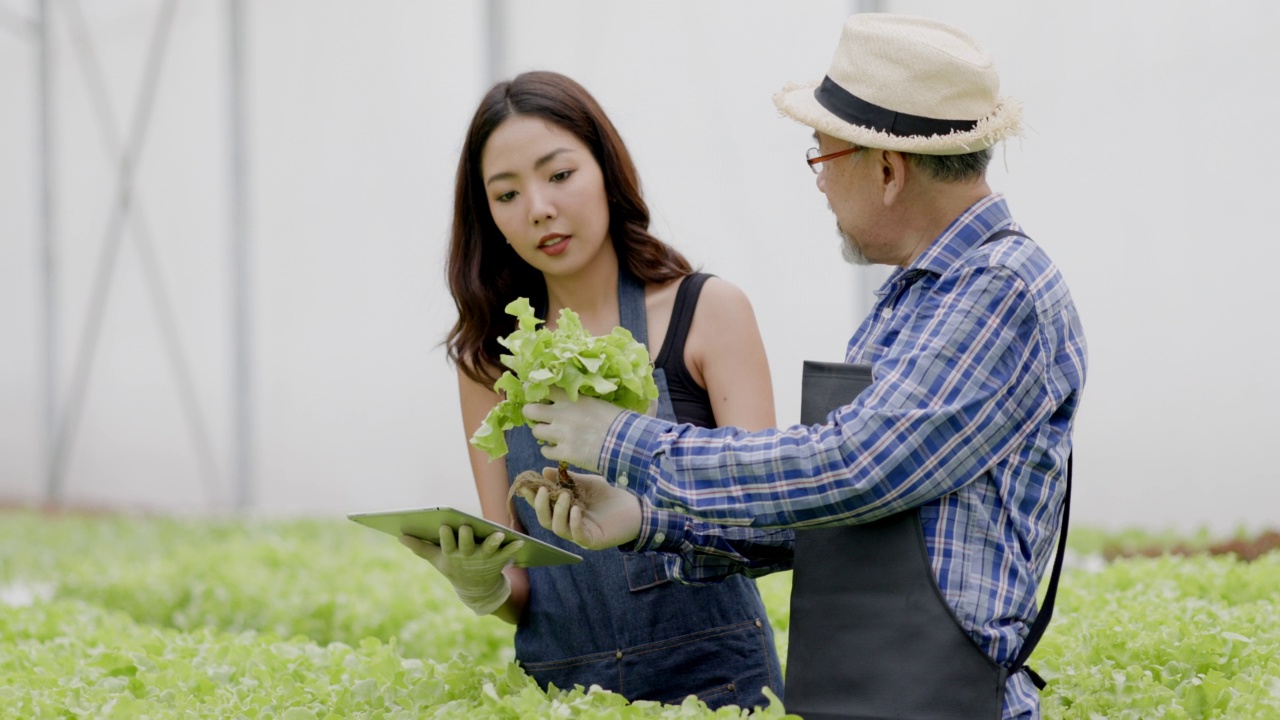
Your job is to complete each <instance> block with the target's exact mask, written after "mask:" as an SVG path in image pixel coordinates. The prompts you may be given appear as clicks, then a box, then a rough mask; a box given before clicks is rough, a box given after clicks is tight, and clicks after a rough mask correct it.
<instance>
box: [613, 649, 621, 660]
mask: <svg viewBox="0 0 1280 720" xmlns="http://www.w3.org/2000/svg"><path fill="white" fill-rule="evenodd" d="M614 657H616V658H618V659H619V660H621V659H622V651H621V650H619V651H618V652H616V653H614Z"/></svg>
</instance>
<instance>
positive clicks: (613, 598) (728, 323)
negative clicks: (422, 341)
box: [405, 72, 782, 708]
mask: <svg viewBox="0 0 1280 720" xmlns="http://www.w3.org/2000/svg"><path fill="white" fill-rule="evenodd" d="M648 226H649V210H648V207H647V206H646V205H645V202H644V200H643V198H642V197H641V194H640V182H639V179H638V177H637V174H636V170H635V167H634V166H633V165H632V162H631V157H630V154H629V153H628V152H627V148H626V146H625V145H623V143H622V139H621V138H620V137H619V136H618V133H617V130H615V129H614V127H613V124H612V123H610V121H609V119H608V118H607V117H606V116H605V114H604V112H603V110H601V108H600V106H599V105H598V104H597V103H596V101H595V99H594V98H592V97H591V95H590V94H589V93H587V91H586V90H585V89H583V88H582V87H581V86H580V85H579V84H578V83H576V82H574V81H573V80H571V79H569V78H567V77H565V76H563V75H559V74H556V73H549V72H530V73H525V74H522V75H519V76H517V77H516V78H515V79H513V80H511V81H509V82H502V83H499V84H497V85H495V86H494V87H493V88H491V89H490V90H489V92H488V93H487V94H486V95H485V97H484V99H483V100H482V101H481V103H480V107H479V108H478V109H477V110H476V113H475V116H474V118H473V119H472V122H471V126H470V128H469V130H468V131H467V136H466V140H465V143H464V145H463V148H462V156H461V158H460V160H459V162H458V172H457V187H456V195H455V199H454V218H453V233H452V239H451V243H450V248H449V264H448V277H449V286H450V290H451V292H452V294H453V299H454V302H455V303H456V304H457V307H458V321H457V323H456V324H455V325H454V327H453V329H452V330H451V331H450V333H449V336H448V338H447V341H446V342H447V345H448V348H449V355H450V358H451V359H452V360H453V362H454V363H455V364H456V366H457V368H458V382H459V391H460V395H461V402H462V419H463V424H464V427H465V430H466V432H467V434H468V436H470V433H471V432H473V431H474V430H475V429H476V428H478V427H479V426H480V422H481V420H482V419H483V418H484V416H485V414H486V413H488V411H489V409H490V408H492V407H493V406H494V405H495V404H497V403H498V402H499V401H500V399H501V398H500V397H499V396H498V395H497V393H495V392H494V390H493V389H492V388H493V384H494V381H495V380H496V379H497V378H498V376H499V375H500V374H501V372H502V370H503V367H502V365H501V364H500V362H499V356H500V354H501V353H502V352H504V349H503V348H502V347H501V346H500V345H499V344H498V342H497V339H498V338H499V337H501V336H503V335H506V334H508V333H510V332H511V331H512V330H513V329H514V322H513V318H511V317H510V316H508V315H506V314H505V313H504V312H503V308H504V307H505V306H506V305H507V303H508V302H510V301H511V300H513V299H515V298H517V297H522V296H523V297H527V298H529V300H530V302H531V303H532V304H533V306H534V307H535V308H537V309H538V317H540V318H544V319H546V320H547V323H548V325H549V326H550V327H554V326H555V321H556V318H557V317H558V315H559V312H560V310H561V309H562V308H571V309H573V310H574V311H575V312H577V313H578V315H579V317H580V318H581V319H582V323H583V325H584V326H585V327H586V329H587V330H588V332H590V333H592V334H593V335H603V334H607V333H608V332H610V331H611V330H612V329H613V328H614V327H616V326H619V325H621V326H623V327H626V328H628V329H629V330H630V331H631V332H632V334H633V335H634V336H635V337H636V339H637V340H639V341H640V342H642V343H644V344H645V345H646V346H647V347H648V348H649V350H650V355H651V358H652V359H653V361H654V365H655V379H656V380H657V381H658V385H659V389H660V392H661V397H660V399H659V403H658V408H659V409H658V412H659V413H660V414H662V415H664V416H666V417H669V418H673V419H677V420H679V421H682V422H689V423H695V424H698V425H704V426H715V425H718V424H730V425H735V426H738V427H742V428H746V429H749V430H750V429H760V428H765V427H773V426H774V425H775V424H776V422H775V417H774V406H773V392H772V387H771V384H770V380H769V368H768V362H767V360H766V358H765V352H764V347H763V343H762V341H761V338H760V332H759V329H758V328H757V326H756V321H755V316H754V313H753V312H752V309H751V306H750V303H749V302H748V301H747V298H746V296H745V295H744V294H743V293H742V292H741V291H740V290H738V289H737V288H736V287H735V286H733V285H731V284H730V283H728V282H725V281H724V280H721V279H719V278H715V277H712V276H708V275H704V274H700V273H693V271H692V270H691V268H690V265H689V263H688V261H687V260H685V258H684V257H683V256H682V255H681V254H680V253H678V252H677V251H676V250H674V249H673V248H671V247H670V246H668V245H666V244H665V243H663V242H662V241H660V240H658V239H657V238H655V237H653V236H652V235H650V234H649V232H648ZM507 443H508V445H509V447H510V451H509V453H508V455H507V456H506V458H505V460H506V462H505V463H503V462H497V461H495V462H490V461H489V459H488V457H487V456H486V455H485V454H484V452H483V451H480V450H477V449H476V448H474V447H472V448H471V449H470V451H471V467H472V471H473V472H474V474H475V482H476V490H477V491H478V493H479V495H480V504H481V507H482V509H483V513H484V516H485V517H486V518H488V519H490V520H493V521H495V522H499V523H502V524H507V523H508V522H509V521H508V515H507V503H506V498H507V492H508V488H509V483H510V482H511V480H512V478H514V477H515V476H516V475H517V474H518V473H519V472H521V471H523V470H528V469H541V468H543V467H546V466H548V465H550V464H551V463H548V462H547V461H546V460H545V459H543V457H542V456H541V455H540V454H539V453H538V449H537V443H536V441H535V440H534V439H533V436H532V435H531V434H530V433H529V431H528V428H525V427H521V428H518V429H516V430H511V431H508V433H507ZM515 506H516V508H517V513H518V517H517V518H516V521H515V523H514V528H515V529H517V530H522V531H523V532H527V533H530V534H532V535H534V536H535V537H537V538H539V539H541V540H545V541H547V542H551V543H554V544H557V545H560V546H562V547H566V548H567V549H571V550H575V551H578V552H581V550H580V548H576V546H572V545H570V544H568V543H566V542H565V541H562V540H560V539H559V538H557V537H555V536H554V535H553V534H552V533H550V532H549V531H546V530H543V529H542V527H541V526H540V525H539V524H538V522H537V518H536V516H535V515H534V513H533V509H532V508H531V507H529V505H528V504H527V503H524V502H519V501H517V502H516V503H515ZM405 544H406V545H409V546H410V547H411V548H413V549H414V550H415V552H418V553H419V554H420V555H422V556H423V557H426V558H428V559H430V560H432V563H433V564H434V565H435V566H436V567H437V568H440V569H441V570H442V572H443V573H444V574H445V575H446V577H449V578H450V580H451V581H452V582H453V583H454V585H455V588H456V589H457V590H458V594H459V597H460V598H462V599H463V600H464V602H467V603H468V605H470V606H471V607H472V609H473V610H475V611H476V612H477V613H480V614H487V613H492V614H494V615H496V616H498V617H500V618H502V619H503V620H506V621H507V622H511V623H514V624H516V625H517V630H516V637H515V643H516V658H517V659H518V660H519V661H520V663H521V665H522V666H523V667H524V669H525V671H527V672H528V673H529V674H530V675H531V676H533V677H534V678H535V679H537V681H538V683H539V684H540V685H541V686H542V687H543V688H544V689H545V688H546V687H547V686H548V685H549V684H554V685H556V686H557V687H560V688H572V687H573V686H574V685H583V686H585V687H589V686H591V685H593V684H596V685H600V686H602V687H604V688H605V689H608V690H612V691H614V692H617V693H620V694H622V695H624V696H625V697H627V698H628V699H629V700H640V699H644V700H658V701H667V702H680V701H682V700H683V699H684V698H685V697H686V696H688V695H689V694H696V695H697V696H698V697H699V698H700V699H702V700H703V701H705V702H706V703H707V704H708V705H710V706H712V707H719V706H722V705H729V704H734V705H739V706H742V707H747V708H750V707H752V706H755V705H766V704H767V703H768V700H767V699H766V698H765V696H764V695H763V693H762V691H761V688H763V687H766V686H767V687H769V688H770V689H771V690H772V691H773V692H775V693H777V694H778V695H781V694H782V675H781V671H780V667H779V662H778V656H777V652H776V650H775V647H774V642H773V632H772V629H771V628H770V626H769V621H768V618H767V616H766V615H765V609H764V606H763V603H762V602H761V600H760V595H759V593H758V592H757V590H756V587H755V585H754V584H753V582H752V581H751V580H748V579H746V578H743V577H740V576H735V577H731V578H729V579H727V580H725V581H724V582H721V583H717V584H714V585H706V586H690V585H683V584H680V583H678V582H675V581H673V580H672V579H671V578H670V577H669V576H668V574H667V570H666V567H665V564H664V563H663V559H662V557H661V556H659V555H655V554H631V553H623V552H618V551H616V550H610V551H606V552H591V553H586V557H585V558H584V561H583V562H582V563H580V564H576V565H563V566H556V567H538V568H530V569H528V570H524V569H519V568H505V569H504V568H503V565H504V564H505V561H506V558H507V553H506V551H505V550H501V551H500V550H498V549H497V545H495V544H494V543H492V542H486V543H484V544H481V545H476V544H475V543H474V542H473V540H472V537H471V534H470V530H469V529H467V528H459V529H458V533H457V539H456V540H454V539H453V538H452V537H449V538H442V541H441V547H440V548H437V547H436V546H431V545H427V544H425V543H421V542H420V541H413V540H411V539H406V540H405Z"/></svg>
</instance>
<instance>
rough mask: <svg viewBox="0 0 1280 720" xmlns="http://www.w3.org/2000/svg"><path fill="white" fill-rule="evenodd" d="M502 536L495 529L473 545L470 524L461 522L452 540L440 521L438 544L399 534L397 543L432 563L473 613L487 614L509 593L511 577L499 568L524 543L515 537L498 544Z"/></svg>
mask: <svg viewBox="0 0 1280 720" xmlns="http://www.w3.org/2000/svg"><path fill="white" fill-rule="evenodd" d="M503 538H504V535H503V533H500V532H496V533H493V534H492V535H490V536H489V537H487V538H485V539H484V542H483V543H481V544H480V545H478V546H477V545H476V541H475V533H474V531H472V529H471V526H470V525H461V526H459V527H458V539H457V541H456V542H455V541H454V539H453V529H452V528H450V527H449V526H448V525H442V526H440V544H439V545H435V544H432V543H429V542H427V541H425V540H421V539H419V538H416V537H412V536H410V535H401V536H400V544H401V545H404V546H405V547H407V548H409V549H410V550H412V551H413V552H414V553H415V554H416V555H417V556H418V557H420V558H423V559H425V560H427V561H429V562H430V563H431V564H432V565H434V566H435V568H436V569H437V570H439V571H440V574H441V575H444V576H445V579H447V580H448V581H449V582H450V583H452V584H453V591H454V592H455V593H457V594H458V599H459V600H461V601H462V602H463V604H465V605H466V606H467V607H469V608H471V610H472V611H473V612H475V614H477V615H488V614H489V613H491V612H493V611H494V610H497V609H498V608H500V607H502V603H504V602H506V601H507V597H508V596H510V595H511V581H509V580H507V576H506V574H504V573H503V572H502V569H503V568H505V567H506V566H507V564H508V563H510V562H511V558H512V557H514V556H515V554H516V551H517V550H519V549H520V548H521V547H523V546H524V541H523V540H516V541H515V542H513V543H510V544H508V545H507V546H506V547H502V540H503Z"/></svg>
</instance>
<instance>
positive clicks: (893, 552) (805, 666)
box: [786, 231, 1071, 720]
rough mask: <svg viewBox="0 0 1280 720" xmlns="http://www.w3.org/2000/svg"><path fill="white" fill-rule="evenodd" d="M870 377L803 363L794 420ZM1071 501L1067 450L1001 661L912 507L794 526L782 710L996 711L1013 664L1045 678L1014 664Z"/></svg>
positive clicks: (825, 407) (823, 412)
mask: <svg viewBox="0 0 1280 720" xmlns="http://www.w3.org/2000/svg"><path fill="white" fill-rule="evenodd" d="M1008 234H1015V233H1012V232H1011V231H1003V232H1001V233H996V234H995V235H993V236H992V237H991V238H988V239H987V240H986V242H991V241H992V240H995V239H998V238H999V237H1003V236H1005V235H1008ZM1016 234H1019V235H1020V234H1021V233H1016ZM983 244H986V243H985V242H984V243H983ZM870 384H871V367H870V366H869V365H847V364H843V363H818V362H812V361H807V362H806V363H805V375H804V386H803V392H802V398H801V408H800V415H801V417H800V422H801V423H803V424H806V425H813V424H820V423H823V422H825V421H826V417H827V415H828V413H830V412H831V411H833V410H835V409H836V408H838V407H841V406H843V405H847V404H848V403H849V402H851V401H852V400H853V398H854V397H856V396H857V395H858V393H860V392H862V390H864V389H865V388H866V387H867V386H868V385H870ZM1070 501H1071V460H1070V458H1068V460H1067V495H1066V498H1065V500H1064V504H1063V517H1062V531H1061V536H1060V538H1059V540H1058V552H1057V556H1056V558H1055V560H1054V566H1053V572H1052V575H1051V577H1050V580H1049V588H1048V592H1047V595H1046V598H1045V602H1044V606H1043V607H1042V608H1041V610H1040V612H1039V613H1038V614H1037V616H1036V620H1035V623H1034V624H1033V625H1032V627H1031V630H1030V632H1029V633H1028V635H1027V637H1026V639H1025V640H1024V642H1023V646H1022V650H1021V651H1020V652H1019V654H1018V656H1017V658H1016V659H1015V660H1014V662H1013V663H1012V664H1011V665H1010V667H1003V666H1001V665H999V664H997V663H996V662H995V661H994V660H992V659H991V657H990V656H989V655H987V654H986V653H984V652H983V651H982V650H981V649H979V647H978V646H977V644H976V643H974V641H973V639H972V638H970V637H969V635H968V633H967V632H965V630H964V628H963V627H962V626H961V625H960V622H959V620H957V619H956V617H955V614H954V613H953V612H952V610H951V608H950V607H949V606H948V605H947V604H946V602H945V600H944V598H943V597H942V592H941V590H940V589H939V588H938V584H937V581H936V580H935V578H934V576H933V570H932V567H931V566H930V563H929V556H928V552H927V550H926V548H925V542H924V533H923V531H922V529H921V525H920V512H919V510H918V509H913V510H909V511H906V512H901V513H898V514H895V515H892V516H889V517H886V518H882V519H880V520H877V521H874V522H870V523H864V524H860V525H845V526H840V527H831V528H820V529H813V530H797V531H796V540H795V563H794V572H793V577H792V585H791V629H790V639H789V647H788V652H787V676H786V688H787V711H788V712H792V713H796V714H799V715H801V716H803V717H804V718H805V719H806V720H835V719H836V718H839V719H841V720H862V719H866V720H872V719H875V720H880V719H882V718H913V719H920V720H925V719H928V720H973V719H974V718H994V719H996V720H998V719H999V718H1000V717H1001V716H1002V714H1003V706H1004V690H1005V681H1006V679H1007V678H1008V677H1009V675H1010V674H1011V673H1015V672H1019V671H1023V670H1025V671H1026V672H1028V673H1029V674H1030V675H1031V678H1032V681H1033V682H1034V683H1035V684H1036V686H1037V687H1039V688H1043V687H1044V681H1043V680H1041V679H1040V677H1039V676H1038V675H1036V674H1035V673H1034V672H1033V671H1032V670H1031V669H1030V668H1027V667H1025V666H1024V663H1025V662H1026V659H1027V657H1028V656H1030V654H1031V651H1032V649H1034V647H1035V645H1036V643H1037V642H1038V641H1039V639H1040V636H1041V635H1042V634H1043V633H1044V629H1045V627H1046V626H1047V625H1048V622H1049V618H1050V617H1051V615H1052V613H1053V600H1054V596H1055V595H1056V592H1057V583H1058V575H1059V572H1060V571H1061V567H1062V554H1063V549H1064V548H1065V546H1066V540H1067V509H1068V507H1069V506H1070Z"/></svg>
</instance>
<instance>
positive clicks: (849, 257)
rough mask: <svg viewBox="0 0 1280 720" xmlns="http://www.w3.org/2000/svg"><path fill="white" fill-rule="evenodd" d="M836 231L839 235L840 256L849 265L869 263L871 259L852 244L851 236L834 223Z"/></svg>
mask: <svg viewBox="0 0 1280 720" xmlns="http://www.w3.org/2000/svg"><path fill="white" fill-rule="evenodd" d="M836 233H837V234H838V235H839V236H840V257H842V258H844V261H845V262H847V263H849V264H850V265H870V264H871V261H870V260H868V259H867V256H866V255H863V254H862V251H861V250H859V249H858V246H857V245H856V244H854V242H853V238H851V237H849V233H847V232H845V231H844V230H843V229H842V228H841V227H840V224H839V223H836Z"/></svg>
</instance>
